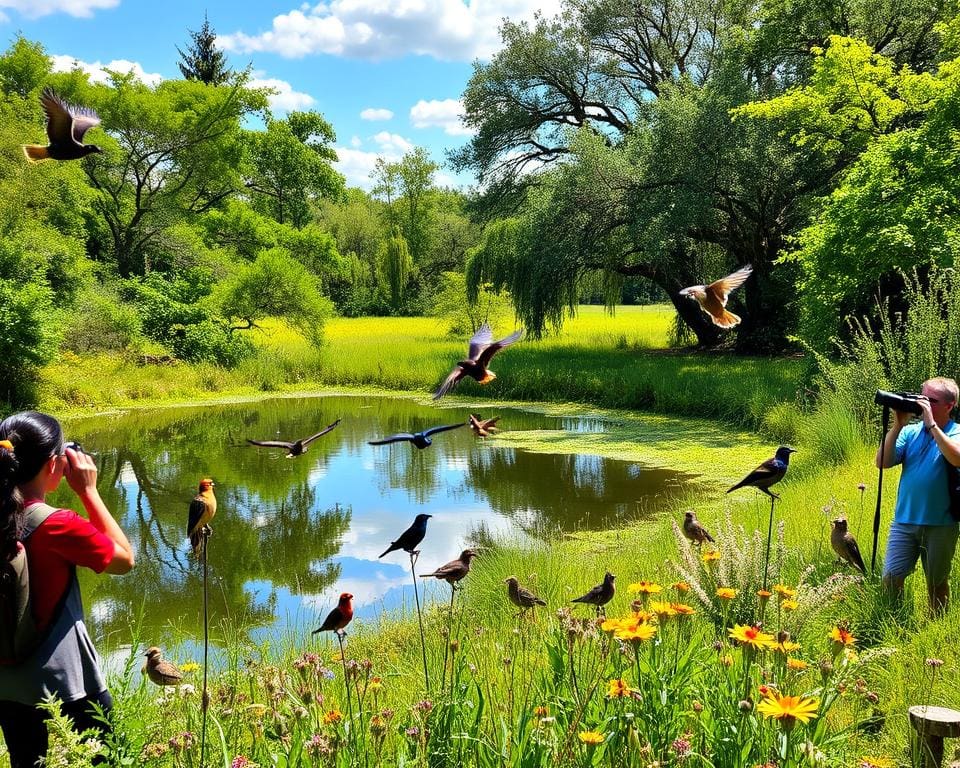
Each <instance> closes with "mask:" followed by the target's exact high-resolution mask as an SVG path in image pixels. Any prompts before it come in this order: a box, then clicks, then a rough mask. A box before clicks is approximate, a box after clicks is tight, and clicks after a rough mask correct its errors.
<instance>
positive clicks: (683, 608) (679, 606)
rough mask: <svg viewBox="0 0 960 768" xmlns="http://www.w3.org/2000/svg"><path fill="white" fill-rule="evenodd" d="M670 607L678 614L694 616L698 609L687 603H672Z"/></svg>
mask: <svg viewBox="0 0 960 768" xmlns="http://www.w3.org/2000/svg"><path fill="white" fill-rule="evenodd" d="M670 607H671V608H673V610H674V612H675V613H676V614H677V615H678V616H692V615H693V614H695V613H696V611H695V610H694V609H693V608H691V607H690V606H689V605H687V604H686V603H670Z"/></svg>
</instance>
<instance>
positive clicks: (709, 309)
mask: <svg viewBox="0 0 960 768" xmlns="http://www.w3.org/2000/svg"><path fill="white" fill-rule="evenodd" d="M751 272H753V267H752V266H750V265H749V264H747V265H746V266H745V267H742V268H741V269H738V270H737V271H736V272H734V273H732V274H729V275H727V276H726V277H724V278H721V279H720V280H715V281H714V282H712V283H710V285H691V286H690V287H689V288H684V289H683V290H682V291H680V295H681V296H686V297H687V298H688V299H693V300H694V301H696V302H697V303H698V304H699V305H700V309H702V310H703V311H704V312H706V313H707V314H708V315H710V319H711V320H712V321H713V324H714V325H718V326H720V327H721V328H733V327H734V326H736V325H739V324H740V318H739V317H738V316H737V315H735V314H733V312H730V311H728V310H727V298H728V297H729V296H730V294H731V292H733V291H734V290H736V289H737V288H739V287H740V286H741V285H743V284H744V283H745V282H746V280H747V278H748V277H750V273H751Z"/></svg>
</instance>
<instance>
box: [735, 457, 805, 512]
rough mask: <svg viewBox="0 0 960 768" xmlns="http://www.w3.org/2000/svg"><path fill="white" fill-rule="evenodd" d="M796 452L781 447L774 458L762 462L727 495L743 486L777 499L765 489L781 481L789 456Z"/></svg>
mask: <svg viewBox="0 0 960 768" xmlns="http://www.w3.org/2000/svg"><path fill="white" fill-rule="evenodd" d="M796 452H797V451H796V449H795V448H791V447H789V446H787V445H781V446H780V447H779V448H777V454H776V456H774V457H773V458H772V459H767V460H766V461H765V462H763V464H761V465H760V466H759V467H757V468H756V469H755V470H753V472H751V473H750V474H749V475H747V476H746V477H745V478H743V480H741V481H740V482H739V483H737V484H736V485H734V486H733V487H731V488H729V489H728V490H727V493H730V491H735V490H737V488H743V487H744V486H745V485H752V486H753V487H754V488H759V489H760V490H761V491H763V492H764V493H765V494H767V496H771V497H772V498H774V499H779V498H780V496H779V495H778V494H776V493H773V492H772V491H769V490H767V489H768V488H769V487H770V486H771V485H773V484H774V483H779V482H780V481H781V480H783V476H784V475H785V474H787V466H788V465H789V464H790V454H791V453H796Z"/></svg>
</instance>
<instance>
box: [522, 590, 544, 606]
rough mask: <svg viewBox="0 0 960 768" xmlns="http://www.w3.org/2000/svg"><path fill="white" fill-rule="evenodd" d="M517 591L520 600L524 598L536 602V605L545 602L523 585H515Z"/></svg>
mask: <svg viewBox="0 0 960 768" xmlns="http://www.w3.org/2000/svg"><path fill="white" fill-rule="evenodd" d="M517 593H518V594H519V595H520V598H521V599H522V600H525V601H526V602H529V603H536V604H537V605H546V602H545V601H543V600H541V599H540V598H539V597H537V596H536V595H535V594H533V592H531V591H530V590H529V589H526V588H524V587H517Z"/></svg>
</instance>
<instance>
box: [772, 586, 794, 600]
mask: <svg viewBox="0 0 960 768" xmlns="http://www.w3.org/2000/svg"><path fill="white" fill-rule="evenodd" d="M773 591H774V592H776V593H777V597H779V598H780V599H781V600H786V599H787V598H792V597H796V596H797V590H795V589H793V588H791V587H788V586H786V585H784V584H774V585H773Z"/></svg>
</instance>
